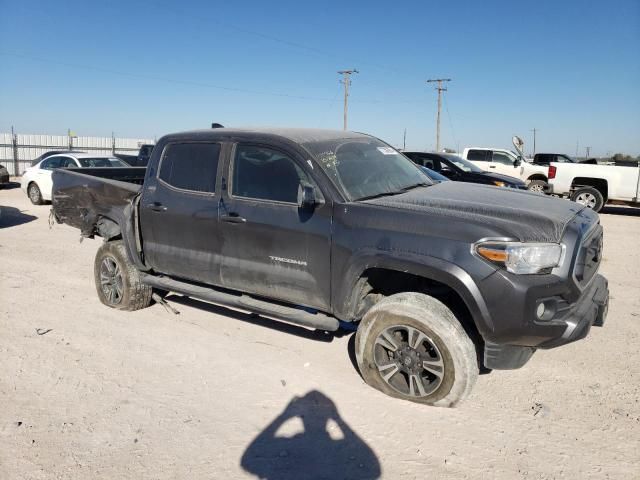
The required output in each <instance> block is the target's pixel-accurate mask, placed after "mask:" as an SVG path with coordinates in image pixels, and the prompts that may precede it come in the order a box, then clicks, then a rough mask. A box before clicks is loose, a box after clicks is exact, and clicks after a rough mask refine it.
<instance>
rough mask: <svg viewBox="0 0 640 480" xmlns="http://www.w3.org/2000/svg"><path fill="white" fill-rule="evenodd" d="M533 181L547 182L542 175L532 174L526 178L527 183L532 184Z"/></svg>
mask: <svg viewBox="0 0 640 480" xmlns="http://www.w3.org/2000/svg"><path fill="white" fill-rule="evenodd" d="M533 180H542V181H543V182H548V181H549V179H548V178H547V177H546V175H543V174H542V173H534V174H533V175H529V178H527V182H532V181H533Z"/></svg>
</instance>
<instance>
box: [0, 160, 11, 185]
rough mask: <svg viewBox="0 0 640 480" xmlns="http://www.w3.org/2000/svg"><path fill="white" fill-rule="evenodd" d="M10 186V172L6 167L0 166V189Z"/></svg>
mask: <svg viewBox="0 0 640 480" xmlns="http://www.w3.org/2000/svg"><path fill="white" fill-rule="evenodd" d="M5 185H9V170H7V167H5V166H4V165H0V188H3V187H4V186H5Z"/></svg>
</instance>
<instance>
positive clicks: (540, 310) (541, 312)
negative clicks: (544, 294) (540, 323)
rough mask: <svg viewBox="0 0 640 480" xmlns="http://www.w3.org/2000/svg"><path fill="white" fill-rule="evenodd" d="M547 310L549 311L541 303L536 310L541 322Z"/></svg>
mask: <svg viewBox="0 0 640 480" xmlns="http://www.w3.org/2000/svg"><path fill="white" fill-rule="evenodd" d="M546 310H547V307H546V306H545V305H544V302H540V303H539V304H538V307H537V308H536V315H537V316H538V318H539V319H540V320H542V317H544V314H545V312H546Z"/></svg>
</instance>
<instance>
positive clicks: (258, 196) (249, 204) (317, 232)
mask: <svg viewBox="0 0 640 480" xmlns="http://www.w3.org/2000/svg"><path fill="white" fill-rule="evenodd" d="M223 176H224V177H226V178H227V179H228V181H226V180H225V183H227V184H228V188H227V191H226V192H224V194H223V197H222V199H221V203H220V209H219V212H220V229H221V231H222V235H223V243H222V256H221V272H220V273H221V281H222V285H223V286H225V287H227V288H230V289H233V290H239V291H242V292H248V293H252V294H255V295H259V296H265V297H269V298H273V299H278V300H282V301H285V302H288V303H294V304H297V305H303V306H307V307H312V308H317V309H322V310H327V309H328V308H329V304H330V276H329V275H330V246H331V245H330V241H331V205H330V204H329V203H328V202H326V203H321V204H319V205H317V206H316V207H315V209H301V208H299V207H298V187H299V185H300V184H301V183H303V182H305V183H308V184H311V185H312V186H314V188H315V191H316V196H317V197H320V198H322V197H321V196H322V193H321V192H320V189H319V188H318V186H317V184H316V183H315V182H314V179H313V177H312V172H311V171H310V168H308V165H307V164H306V163H305V162H304V159H302V158H297V155H296V154H295V153H293V152H287V151H285V150H280V149H276V148H273V147H270V146H263V145H257V144H248V143H239V144H237V145H236V146H235V149H234V152H233V154H232V155H231V160H230V164H229V167H228V169H225V174H224V175H223Z"/></svg>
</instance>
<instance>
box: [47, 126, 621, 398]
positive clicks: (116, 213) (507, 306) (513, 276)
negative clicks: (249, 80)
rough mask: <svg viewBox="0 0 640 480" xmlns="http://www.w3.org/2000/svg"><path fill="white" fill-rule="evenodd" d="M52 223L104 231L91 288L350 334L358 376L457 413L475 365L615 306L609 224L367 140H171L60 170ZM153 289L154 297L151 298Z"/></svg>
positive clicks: (564, 334)
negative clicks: (142, 153) (428, 170)
mask: <svg viewBox="0 0 640 480" xmlns="http://www.w3.org/2000/svg"><path fill="white" fill-rule="evenodd" d="M52 215H53V217H54V218H55V220H56V221H57V222H59V223H66V224H68V225H71V226H73V227H76V228H79V229H80V231H81V235H82V236H83V237H89V238H93V237H95V236H99V237H102V238H103V240H104V242H103V244H102V246H101V247H100V248H99V250H98V252H97V255H96V258H95V263H94V276H95V284H96V288H97V294H98V297H99V298H100V300H101V302H102V303H103V304H105V305H107V306H108V307H112V308H116V309H121V310H137V309H141V308H144V307H147V306H148V305H150V304H151V303H152V301H154V300H155V301H158V302H161V303H162V302H164V300H163V297H162V295H163V294H164V293H166V292H174V293H178V294H181V295H185V296H190V297H193V298H198V299H201V300H205V301H208V302H212V303H215V304H219V305H224V306H228V307H231V308H236V309H241V310H244V311H248V312H251V313H255V314H258V315H262V316H264V317H270V318H273V319H277V320H282V321H285V322H289V323H293V324H297V325H301V326H304V327H309V328H315V329H320V330H324V331H337V330H339V329H352V330H356V329H357V331H356V335H355V356H356V359H357V364H358V367H359V369H360V373H361V375H362V377H363V379H364V380H365V381H366V382H367V383H368V384H369V385H371V386H373V387H375V388H376V389H378V390H380V391H382V392H384V393H386V394H388V395H391V396H394V397H398V398H402V399H406V400H411V401H414V402H419V403H424V404H430V405H437V406H452V405H455V404H456V403H458V402H459V401H460V400H462V399H463V398H464V397H465V396H466V395H468V394H469V392H470V391H471V389H472V387H473V385H474V383H475V381H476V379H477V377H478V374H479V372H480V371H488V370H490V369H514V368H519V367H522V366H523V365H524V364H525V363H526V362H527V361H528V360H529V358H530V357H531V356H532V354H533V353H534V352H535V351H536V350H538V349H548V348H553V347H558V346H560V345H564V344H567V343H569V342H573V341H575V340H578V339H581V338H584V337H585V336H586V335H587V334H588V332H589V330H590V328H591V326H592V325H596V326H601V325H602V324H603V322H604V320H605V317H606V313H607V305H608V299H609V292H608V288H607V281H606V280H605V278H603V277H602V276H601V275H599V274H598V273H597V272H598V267H599V264H600V259H601V255H602V227H601V226H600V223H599V219H598V215H597V214H596V213H594V212H593V211H591V210H589V209H587V208H585V207H584V206H582V205H579V204H576V203H571V202H566V201H563V200H560V199H554V198H549V197H545V196H542V195H538V194H534V193H530V192H526V191H516V190H513V189H505V188H497V187H492V186H485V185H473V184H461V183H457V182H442V183H439V184H434V183H433V182H432V181H430V180H429V179H428V177H426V175H425V174H424V173H423V172H422V171H421V170H420V168H419V167H418V166H416V165H415V164H414V163H413V162H412V161H411V160H409V159H408V158H407V157H405V156H403V155H402V154H401V153H399V152H398V151H397V150H395V149H394V148H393V147H391V146H389V145H388V144H386V143H384V142H383V141H381V140H379V139H377V138H374V137H372V136H369V135H365V134H360V133H352V132H342V131H328V130H311V129H251V130H243V129H230V128H217V129H211V130H202V131H193V132H184V133H176V134H170V135H166V136H165V137H163V138H162V139H160V141H159V142H158V144H157V146H156V147H155V148H154V150H153V153H152V155H151V158H150V161H149V163H148V166H147V167H146V169H145V168H129V169H127V168H122V169H119V168H109V169H99V168H96V169H77V170H74V169H64V170H63V169H60V170H56V171H55V172H54V174H53V209H52ZM152 297H153V298H152Z"/></svg>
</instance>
